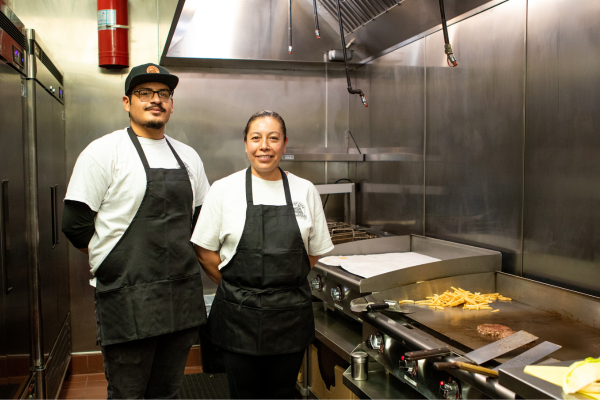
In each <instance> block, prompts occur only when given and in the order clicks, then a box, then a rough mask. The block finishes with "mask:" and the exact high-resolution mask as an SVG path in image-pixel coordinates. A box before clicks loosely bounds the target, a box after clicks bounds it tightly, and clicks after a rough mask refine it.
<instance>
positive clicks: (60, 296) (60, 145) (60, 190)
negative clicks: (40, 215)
mask: <svg viewBox="0 0 600 400" xmlns="http://www.w3.org/2000/svg"><path fill="white" fill-rule="evenodd" d="M52 109H53V111H52V121H53V122H52V144H53V149H54V150H53V152H54V154H53V162H54V174H55V175H54V182H56V185H57V186H56V199H57V204H56V218H57V224H58V225H57V226H56V228H57V232H56V240H57V243H56V244H55V246H54V258H55V264H54V266H55V268H56V281H55V282H56V285H57V287H56V292H57V302H58V303H57V317H58V323H59V324H61V326H62V324H63V322H64V321H65V319H66V318H67V314H68V313H69V310H70V304H69V257H68V240H67V238H66V237H65V235H64V234H63V233H62V230H61V229H60V227H61V223H62V213H63V200H64V198H65V196H66V194H67V177H66V174H67V171H66V168H67V161H66V148H65V114H64V110H65V106H64V105H63V104H61V103H60V102H59V101H54V102H53V104H52Z"/></svg>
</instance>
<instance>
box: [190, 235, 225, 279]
mask: <svg viewBox="0 0 600 400" xmlns="http://www.w3.org/2000/svg"><path fill="white" fill-rule="evenodd" d="M194 249H195V250H196V256H197V257H198V261H200V265H202V269H203V270H204V272H206V275H208V277H209V278H210V280H211V281H213V282H214V283H216V284H217V285H218V284H219V283H220V282H221V272H220V271H219V264H221V256H220V255H219V252H218V251H212V250H207V249H205V248H204V247H200V246H198V245H194Z"/></svg>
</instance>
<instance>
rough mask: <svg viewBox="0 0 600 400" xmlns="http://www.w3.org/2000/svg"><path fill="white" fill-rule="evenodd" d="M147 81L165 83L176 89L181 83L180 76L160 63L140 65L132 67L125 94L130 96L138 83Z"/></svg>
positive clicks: (126, 80) (126, 82)
mask: <svg viewBox="0 0 600 400" xmlns="http://www.w3.org/2000/svg"><path fill="white" fill-rule="evenodd" d="M146 82H160V83H164V84H165V85H167V86H168V87H169V89H171V90H175V88H176V87H177V84H178V83H179V78H178V77H177V76H175V75H172V74H170V73H169V71H167V69H166V68H164V67H161V66H160V65H156V64H152V63H148V64H142V65H138V66H137V67H133V68H131V71H129V75H127V79H125V95H126V96H129V95H130V94H131V92H132V91H133V89H134V88H135V87H136V86H137V85H141V84H142V83H146Z"/></svg>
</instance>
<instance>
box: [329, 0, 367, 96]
mask: <svg viewBox="0 0 600 400" xmlns="http://www.w3.org/2000/svg"><path fill="white" fill-rule="evenodd" d="M336 5H337V16H338V23H339V25H340V37H341V40H342V53H343V54H344V66H345V67H346V80H347V82H348V93H350V94H358V95H359V96H360V100H361V101H362V103H363V104H364V106H365V107H368V106H369V103H368V102H367V96H365V94H364V93H363V91H362V90H360V89H353V88H352V82H351V81H350V70H349V69H348V55H347V54H346V39H345V37H344V23H343V21H342V13H341V11H340V9H341V6H340V0H337V2H336Z"/></svg>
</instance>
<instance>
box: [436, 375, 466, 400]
mask: <svg viewBox="0 0 600 400" xmlns="http://www.w3.org/2000/svg"><path fill="white" fill-rule="evenodd" d="M440 391H441V392H442V395H443V396H444V398H445V399H461V398H462V393H461V390H460V384H459V383H458V382H456V381H455V380H452V379H451V380H449V381H448V382H444V381H441V382H440Z"/></svg>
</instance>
